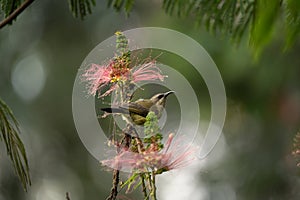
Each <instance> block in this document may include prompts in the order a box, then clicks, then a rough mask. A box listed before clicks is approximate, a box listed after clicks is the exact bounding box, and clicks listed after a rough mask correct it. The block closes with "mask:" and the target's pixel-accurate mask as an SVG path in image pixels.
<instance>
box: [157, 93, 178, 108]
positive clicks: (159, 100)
mask: <svg viewBox="0 0 300 200" xmlns="http://www.w3.org/2000/svg"><path fill="white" fill-rule="evenodd" d="M173 93H175V92H174V91H168V92H165V93H158V94H156V95H154V96H153V97H152V98H151V101H152V102H153V104H159V105H162V106H165V103H166V99H167V97H168V96H169V95H170V94H173Z"/></svg>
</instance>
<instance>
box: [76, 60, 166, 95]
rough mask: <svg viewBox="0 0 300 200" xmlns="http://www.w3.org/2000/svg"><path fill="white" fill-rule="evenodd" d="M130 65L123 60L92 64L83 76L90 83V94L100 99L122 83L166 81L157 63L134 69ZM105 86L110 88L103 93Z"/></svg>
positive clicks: (152, 62)
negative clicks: (97, 94)
mask: <svg viewBox="0 0 300 200" xmlns="http://www.w3.org/2000/svg"><path fill="white" fill-rule="evenodd" d="M128 66H129V65H128V63H126V62H125V61H124V60H122V59H116V60H111V61H110V62H109V63H108V64H106V65H98V64H91V66H90V67H89V68H88V69H87V70H86V71H85V73H84V74H83V75H82V78H83V80H84V81H86V82H88V86H87V88H88V93H89V94H91V95H94V96H95V95H96V93H97V92H99V97H104V96H107V95H109V94H110V93H111V92H112V91H113V90H115V89H116V88H117V87H118V83H120V82H123V83H124V82H126V81H129V82H132V83H138V82H140V81H151V80H161V81H163V80H164V77H165V76H164V75H162V73H161V70H160V69H159V68H158V67H157V65H156V62H155V61H151V62H147V63H144V64H142V65H139V66H137V67H134V68H129V67H128ZM105 86H109V87H108V89H107V90H106V91H105V92H102V90H103V89H104V87H105Z"/></svg>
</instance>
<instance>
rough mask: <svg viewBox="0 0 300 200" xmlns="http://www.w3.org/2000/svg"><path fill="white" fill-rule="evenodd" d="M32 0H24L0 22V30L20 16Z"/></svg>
mask: <svg viewBox="0 0 300 200" xmlns="http://www.w3.org/2000/svg"><path fill="white" fill-rule="evenodd" d="M33 1H34V0H26V1H24V3H22V4H21V5H20V7H19V8H17V9H16V10H15V11H14V12H12V13H11V14H10V15H9V16H8V17H6V18H5V19H3V20H2V21H1V22H0V29H1V28H3V27H4V26H6V25H7V24H9V23H11V22H12V21H13V20H14V19H15V18H16V17H17V16H18V15H19V14H21V13H22V12H23V11H24V10H25V9H26V8H27V7H28V6H29V5H30V4H31V3H32V2H33Z"/></svg>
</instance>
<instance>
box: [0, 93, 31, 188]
mask: <svg viewBox="0 0 300 200" xmlns="http://www.w3.org/2000/svg"><path fill="white" fill-rule="evenodd" d="M18 126H19V125H18V122H17V120H16V119H15V117H14V115H13V113H12V111H11V110H10V108H9V107H8V106H7V105H6V104H5V102H4V101H2V100H1V99H0V131H1V134H0V140H1V141H2V142H4V144H5V146H6V151H7V154H8V155H9V157H10V159H11V161H12V164H13V167H14V169H15V172H16V174H17V175H18V177H19V179H20V181H21V183H22V185H23V188H24V189H25V190H26V191H27V187H28V186H29V185H30V184H31V181H30V175H29V167H28V161H27V156H26V152H25V148H24V145H23V143H22V141H21V139H20V137H19V133H20V130H19V128H18Z"/></svg>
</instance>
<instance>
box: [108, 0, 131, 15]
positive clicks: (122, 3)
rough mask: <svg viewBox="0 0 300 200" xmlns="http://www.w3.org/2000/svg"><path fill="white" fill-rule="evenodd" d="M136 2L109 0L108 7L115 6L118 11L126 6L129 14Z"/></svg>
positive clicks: (126, 11)
mask: <svg viewBox="0 0 300 200" xmlns="http://www.w3.org/2000/svg"><path fill="white" fill-rule="evenodd" d="M133 4H134V0H108V7H113V8H114V9H115V10H116V11H118V12H119V11H121V10H122V8H124V11H125V13H127V14H129V12H130V11H131V9H132V7H133Z"/></svg>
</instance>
